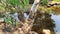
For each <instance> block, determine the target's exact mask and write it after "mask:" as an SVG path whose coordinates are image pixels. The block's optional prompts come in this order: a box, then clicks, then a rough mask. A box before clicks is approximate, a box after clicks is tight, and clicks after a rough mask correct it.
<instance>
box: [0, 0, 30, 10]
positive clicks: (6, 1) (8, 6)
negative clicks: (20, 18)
mask: <svg viewBox="0 0 60 34" xmlns="http://www.w3.org/2000/svg"><path fill="white" fill-rule="evenodd" d="M0 3H1V4H2V5H0V7H1V8H2V6H3V8H4V9H5V11H15V10H16V9H17V8H18V7H20V8H21V9H22V11H24V10H25V9H26V8H29V0H2V1H0ZM27 6H28V7H27ZM1 8H0V9H1ZM13 8H15V10H13Z"/></svg>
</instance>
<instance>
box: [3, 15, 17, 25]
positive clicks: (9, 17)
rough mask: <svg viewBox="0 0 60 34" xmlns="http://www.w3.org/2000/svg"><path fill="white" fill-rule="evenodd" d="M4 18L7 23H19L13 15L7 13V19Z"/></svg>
mask: <svg viewBox="0 0 60 34" xmlns="http://www.w3.org/2000/svg"><path fill="white" fill-rule="evenodd" d="M4 20H5V23H6V24H11V25H16V24H17V21H16V19H15V16H13V15H9V14H5V19H4Z"/></svg>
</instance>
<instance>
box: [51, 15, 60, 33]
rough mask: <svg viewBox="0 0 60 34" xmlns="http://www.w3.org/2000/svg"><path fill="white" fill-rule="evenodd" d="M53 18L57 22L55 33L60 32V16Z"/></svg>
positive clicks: (53, 16)
mask: <svg viewBox="0 0 60 34" xmlns="http://www.w3.org/2000/svg"><path fill="white" fill-rule="evenodd" d="M51 18H52V19H53V20H54V21H55V25H56V28H55V32H60V15H53V14H52V16H51Z"/></svg>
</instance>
